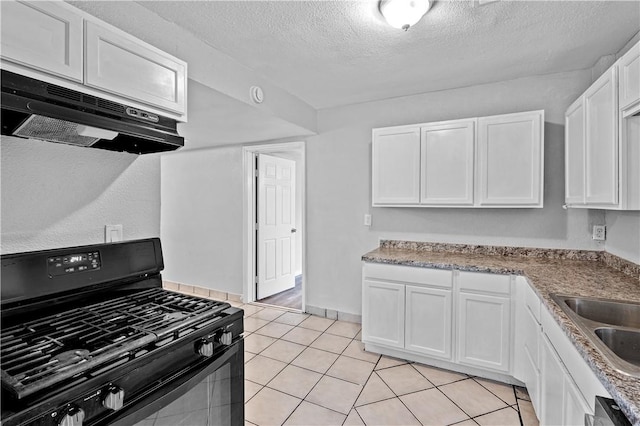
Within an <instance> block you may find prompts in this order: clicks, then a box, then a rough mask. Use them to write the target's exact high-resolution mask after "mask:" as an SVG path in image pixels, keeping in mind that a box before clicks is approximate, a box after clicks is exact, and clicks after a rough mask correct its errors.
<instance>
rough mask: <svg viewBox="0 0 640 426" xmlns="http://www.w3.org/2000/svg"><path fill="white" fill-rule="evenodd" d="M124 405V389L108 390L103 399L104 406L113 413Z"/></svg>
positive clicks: (113, 388)
mask: <svg viewBox="0 0 640 426" xmlns="http://www.w3.org/2000/svg"><path fill="white" fill-rule="evenodd" d="M123 404H124V389H122V388H119V387H117V386H112V387H110V388H109V389H107V392H106V395H105V397H104V398H103V399H102V406H103V407H104V408H108V409H110V410H113V411H118V410H119V409H121V408H122V405H123Z"/></svg>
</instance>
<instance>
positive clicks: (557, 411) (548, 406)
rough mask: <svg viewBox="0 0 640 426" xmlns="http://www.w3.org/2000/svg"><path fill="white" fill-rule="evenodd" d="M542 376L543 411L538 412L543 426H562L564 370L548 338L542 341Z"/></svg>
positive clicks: (541, 406)
mask: <svg viewBox="0 0 640 426" xmlns="http://www.w3.org/2000/svg"><path fill="white" fill-rule="evenodd" d="M541 349H542V351H541V354H542V363H541V368H540V370H541V371H542V376H541V379H542V380H541V385H542V386H541V389H540V390H541V391H542V392H541V395H542V399H541V401H540V402H541V404H540V408H541V410H540V411H539V412H538V417H539V418H540V423H541V424H543V425H561V424H562V407H563V405H564V403H563V395H564V389H563V388H564V375H565V373H564V369H563V368H562V363H561V362H560V360H559V359H558V356H557V355H556V353H555V351H554V349H553V347H552V346H551V343H549V340H548V339H547V338H546V337H543V339H542V348H541Z"/></svg>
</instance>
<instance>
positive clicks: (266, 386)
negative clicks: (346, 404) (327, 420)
mask: <svg viewBox="0 0 640 426" xmlns="http://www.w3.org/2000/svg"><path fill="white" fill-rule="evenodd" d="M258 312H260V311H257V312H255V313H258ZM255 313H254V314H255ZM282 315H284V313H283V314H282ZM282 315H280V316H278V317H275V318H274V319H273V320H271V321H269V322H268V323H267V324H265V325H263V326H262V327H266V326H267V325H269V324H271V323H272V322H276V321H275V320H276V319H278V318H280V317H281V316H282ZM251 316H253V314H252V315H249V317H251ZM249 317H247V318H249ZM309 317H310V316H308V317H307V318H305V320H306V319H308V318H309ZM257 319H260V318H257ZM305 320H303V321H301V322H300V323H298V324H297V325H295V326H293V328H296V327H300V328H302V329H305V330H312V331H318V332H320V335H319V336H318V337H316V338H315V339H313V340H312V341H311V342H310V343H309V345H301V344H300V343H297V342H290V341H288V340H284V339H282V337H284V335H285V334H287V333H289V332H290V331H292V330H293V328H292V329H291V330H289V331H288V332H287V333H285V334H283V336H281V337H279V338H274V337H271V336H265V335H263V334H259V333H257V334H258V335H260V336H264V337H270V338H273V339H275V340H274V341H273V342H272V343H271V344H269V345H268V346H266V347H265V348H264V349H262V350H261V351H260V352H259V353H257V354H255V355H256V356H258V355H260V354H261V353H262V352H264V351H266V350H267V349H268V348H269V347H271V346H272V345H274V344H275V343H276V342H277V341H278V340H284V341H285V342H289V343H294V344H299V345H301V346H305V349H303V350H302V351H301V352H300V354H301V353H302V352H304V351H305V350H306V349H307V348H312V347H311V345H312V344H313V343H314V342H315V341H316V340H318V339H319V338H320V337H321V336H322V335H323V334H325V333H327V330H328V329H329V328H330V327H331V326H332V325H333V324H335V323H336V321H337V320H332V321H333V322H332V323H331V325H329V326H328V327H327V328H326V329H325V330H324V331H320V330H315V329H310V328H306V327H302V326H300V324H301V323H302V322H304V321H305ZM278 324H281V323H278ZM286 325H290V324H286ZM262 327H260V328H262ZM260 328H258V329H257V330H256V331H255V332H253V333H256V332H257V331H258V330H259V329H260ZM253 333H252V334H253ZM327 334H329V335H332V336H338V337H345V336H340V335H336V334H332V333H327ZM357 335H358V333H356V336H357ZM356 336H354V337H352V338H350V342H349V344H347V346H346V347H345V348H344V349H343V350H342V352H340V353H339V354H336V353H335V352H331V351H325V350H323V349H318V348H312V349H316V350H320V351H323V352H328V353H331V354H334V355H338V356H337V358H336V359H335V360H334V361H333V362H332V363H331V365H330V366H329V367H328V368H327V370H326V371H325V373H322V374H321V377H320V379H319V380H318V381H317V382H316V384H315V385H314V386H313V387H312V388H311V390H309V392H307V394H306V395H305V397H304V398H302V399H300V398H299V397H297V396H295V395H291V394H288V393H286V392H283V391H280V390H278V389H274V388H272V387H269V384H270V383H271V382H272V381H273V380H274V379H275V378H276V377H277V376H278V375H279V374H280V373H281V372H282V371H284V369H286V368H287V367H288V366H289V365H293V364H292V362H293V361H294V360H295V359H297V358H298V356H300V354H298V355H297V356H296V357H295V358H294V359H293V360H291V361H290V362H288V363H286V365H285V366H284V367H283V368H282V370H280V371H279V372H278V373H277V374H276V375H275V376H274V377H273V378H271V379H270V380H269V381H268V382H267V384H265V385H261V386H262V388H261V389H260V390H259V391H258V392H256V393H255V394H254V395H253V396H252V397H251V398H250V399H249V400H248V401H250V400H251V399H253V398H254V397H255V396H256V395H257V394H258V393H259V392H260V391H262V390H263V389H264V388H269V389H270V390H273V391H275V392H280V393H282V394H284V395H288V396H291V397H293V398H296V399H300V402H299V403H298V404H297V405H296V407H295V408H294V409H293V410H292V411H291V413H289V415H288V416H287V417H286V418H285V420H284V421H283V423H282V424H284V423H286V421H287V420H288V419H289V418H290V417H291V415H292V414H293V413H294V412H295V411H296V410H297V409H298V407H300V405H302V402H304V401H306V398H307V397H308V396H309V394H310V393H311V392H313V389H315V387H316V386H317V385H318V383H320V381H321V380H322V378H323V377H324V376H328V377H331V378H334V379H336V380H343V379H339V378H337V377H333V376H330V375H328V374H327V372H328V371H329V370H330V369H331V367H332V366H333V365H334V364H335V363H336V361H337V360H338V358H340V356H342V354H343V353H344V351H345V350H346V349H347V348H348V347H349V345H350V344H351V342H353V341H354V340H355V337H356ZM345 338H347V337H345ZM348 339H349V338H348ZM250 353H252V352H250ZM260 356H262V357H264V358H268V359H272V360H275V361H279V362H283V361H281V360H278V359H275V358H271V357H268V356H265V355H260ZM345 356H347V355H345ZM349 358H351V357H349ZM360 361H362V360H360ZM363 362H365V361H363ZM293 366H294V367H297V368H301V369H304V370H307V371H311V372H314V373H317V374H320V373H318V372H317V371H313V370H310V369H307V368H304V367H299V366H297V365H293ZM245 380H247V379H245ZM249 381H251V380H249ZM343 381H345V382H347V383H353V382H351V381H348V380H343ZM252 383H256V382H252ZM365 383H366V382H365ZM258 384H259V385H260V383H258ZM353 384H357V383H353ZM362 387H363V389H364V385H362ZM248 401H247V402H248ZM306 402H308V403H309V404H313V405H316V406H318V407H322V408H324V409H326V410H329V411H333V412H335V413H338V414H340V415H345V414H343V413H340V412H339V411H335V410H333V409H331V408H328V407H325V406H323V405H320V404H316V403H313V402H311V401H306ZM245 404H246V402H245ZM353 408H355V407H354V406H353V405H352V407H351V409H353ZM351 409H350V410H349V411H351ZM346 416H347V417H348V414H346ZM345 421H346V418H345Z"/></svg>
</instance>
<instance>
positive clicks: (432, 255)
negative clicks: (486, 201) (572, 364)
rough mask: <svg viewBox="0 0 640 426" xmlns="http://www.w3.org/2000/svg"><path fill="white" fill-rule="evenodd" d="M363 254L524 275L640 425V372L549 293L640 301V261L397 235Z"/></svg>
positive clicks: (392, 260)
mask: <svg viewBox="0 0 640 426" xmlns="http://www.w3.org/2000/svg"><path fill="white" fill-rule="evenodd" d="M362 260H363V261H365V262H372V263H388V264H396V265H407V266H417V267H427V268H438V269H455V270H460V271H470V272H489V273H496V274H514V275H523V276H525V277H526V278H528V280H529V282H530V283H531V285H532V287H533V289H534V290H535V291H536V293H537V294H538V296H539V297H540V300H542V303H543V304H544V305H545V307H546V308H547V309H548V310H549V312H551V315H552V317H553V318H554V319H555V320H556V322H557V323H558V324H559V325H560V327H561V328H562V330H563V331H564V333H565V334H566V335H567V336H568V337H569V339H570V340H571V341H572V342H573V344H574V346H575V347H576V349H577V350H578V352H579V353H580V355H581V356H582V357H583V358H584V360H585V361H586V362H587V364H588V365H589V366H590V367H591V369H592V370H593V371H594V373H595V374H596V376H597V377H598V379H599V380H600V382H601V383H602V384H603V386H604V387H605V389H607V391H609V393H610V394H611V396H612V397H613V399H614V400H615V401H616V403H617V404H618V405H619V406H620V408H621V409H622V411H623V412H624V413H625V415H626V416H627V418H628V419H629V421H630V422H631V423H632V424H636V425H640V378H634V377H631V376H628V375H625V374H622V373H620V372H618V371H616V370H614V369H613V368H611V367H610V366H609V365H608V363H607V362H606V361H605V360H604V358H603V357H602V355H600V353H599V352H598V350H597V349H596V348H595V346H593V345H592V344H591V343H590V342H589V341H588V340H587V338H586V337H584V335H583V334H582V332H581V331H580V330H579V329H578V327H577V326H576V325H575V324H574V323H573V322H572V321H571V319H569V317H568V316H567V315H566V314H565V313H564V312H563V311H562V309H561V308H560V307H559V306H558V305H556V303H555V302H554V301H553V300H552V299H551V296H550V295H551V294H552V293H563V294H569V295H580V296H590V297H603V298H609V299H622V300H629V301H635V302H640V273H639V272H638V271H640V266H638V265H635V264H633V263H630V262H626V261H624V260H622V259H620V258H616V257H615V256H611V255H608V254H606V253H605V254H603V253H602V252H592V251H589V252H588V251H568V250H546V249H521V248H509V247H492V246H462V245H450V244H437V243H413V242H398V241H382V242H381V246H380V247H379V248H377V249H375V250H373V251H371V252H369V253H367V254H365V255H364V256H363V257H362ZM610 265H611V266H610ZM622 271H624V273H623V272H622ZM589 403H591V402H590V401H589Z"/></svg>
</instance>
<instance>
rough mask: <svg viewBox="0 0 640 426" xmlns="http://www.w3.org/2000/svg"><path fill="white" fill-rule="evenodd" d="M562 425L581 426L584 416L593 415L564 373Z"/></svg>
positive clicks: (576, 388) (569, 378)
mask: <svg viewBox="0 0 640 426" xmlns="http://www.w3.org/2000/svg"><path fill="white" fill-rule="evenodd" d="M563 390H564V391H563V398H562V402H563V404H562V405H563V407H562V424H563V425H568V426H583V425H584V415H585V414H593V411H592V410H591V409H590V408H589V404H587V402H586V401H585V400H584V397H583V396H582V394H581V393H580V390H579V389H578V387H577V386H576V384H575V383H574V382H573V380H572V379H571V377H570V376H569V374H567V373H565V376H564V387H563Z"/></svg>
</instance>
